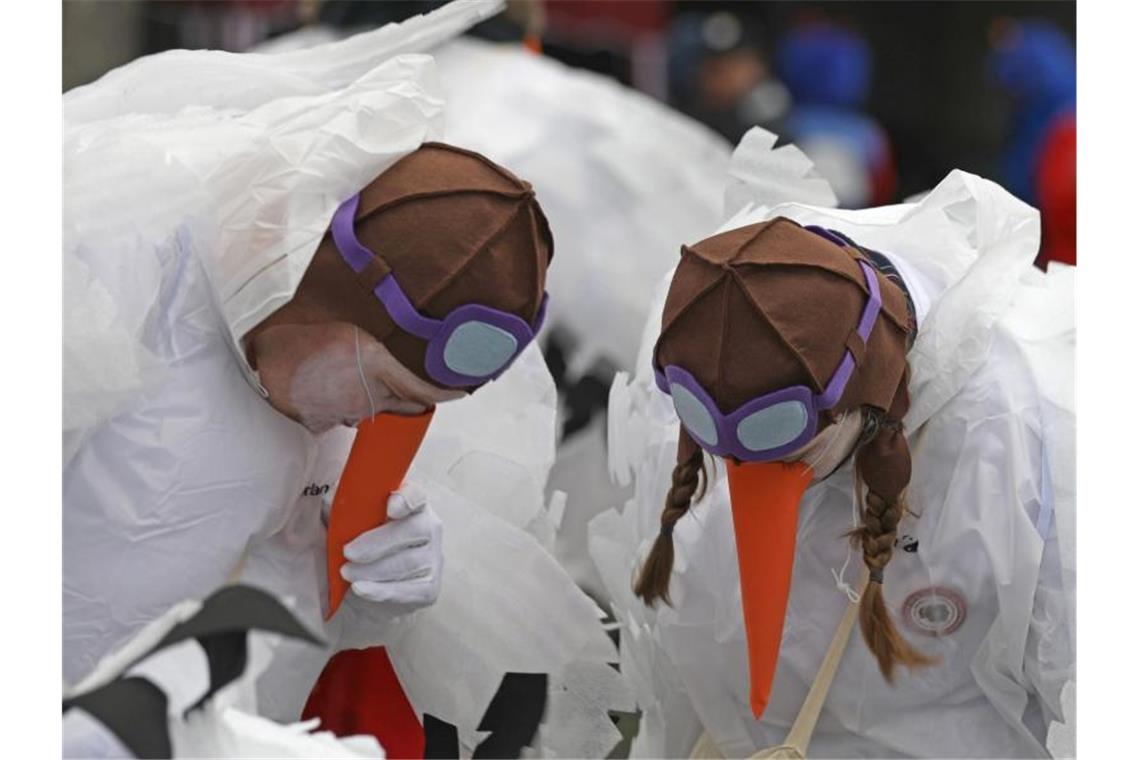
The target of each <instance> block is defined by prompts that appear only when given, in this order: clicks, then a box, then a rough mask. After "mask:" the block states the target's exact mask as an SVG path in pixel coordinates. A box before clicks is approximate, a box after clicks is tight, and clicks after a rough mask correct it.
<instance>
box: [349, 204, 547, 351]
mask: <svg viewBox="0 0 1140 760" xmlns="http://www.w3.org/2000/svg"><path fill="white" fill-rule="evenodd" d="M359 206H360V194H359V193H357V194H356V195H354V196H352V197H351V198H349V199H348V200H347V201H345V202H344V203H342V204H340V208H338V209H337V210H336V213H335V214H333V220H332V235H333V242H334V243H336V247H337V250H338V251H340V255H341V258H343V259H344V262H345V263H346V264H348V266H349V267H350V268H351V269H352V271H354V272H356V273H357V274H360V273H361V272H363V271H364V268H365V267H367V266H368V262H370V261H372V259H374V258H375V254H374V253H372V251H371V250H369V249H368V248H366V247H365V246H364V245H363V244H362V243H361V242H360V240H359V239H357V237H356V229H355V226H354V223H355V220H356V210H357V208H358V207H359ZM373 292H374V293H375V294H376V297H377V298H378V299H380V302H381V303H382V304H384V308H385V309H386V310H387V311H388V315H389V316H391V317H392V321H393V322H395V323H396V324H397V325H399V327H400V329H402V330H404V331H405V332H408V333H411V334H412V335H415V336H416V337H417V338H421V339H423V340H428V341H430V340H431V339H432V338H434V337H435V336H436V335H439V331H440V330H441V329H442V328H443V323H444V320H442V319H434V318H432V317H428V316H425V315H424V314H421V313H420V312H419V310H417V309H416V307H415V306H413V305H412V302H411V300H409V299H408V296H407V294H406V293H404V289H403V288H401V287H400V283H398V282H396V278H395V277H393V276H392V274H391V273H388V275H386V276H385V277H384V279H383V280H381V281H380V284H379V285H377V286H376V289H375V290H374V291H373ZM548 300H549V299H548V297H547V294H546V293H543V294H542V303H541V304H539V307H538V314H537V315H536V316H535V318H534V325H533V327H532V328H531V330H530V333H531V334H530V336H529V337H528V341H529V340H531V339H533V338H534V336H535V335H536V334H537V333H538V331H539V330H541V329H542V324H543V322H545V321H546V303H547V301H548ZM482 308H484V309H487V310H488V311H489V312H491V313H495V314H500V315H502V316H504V317H508V318H510V317H514V315H513V314H509V313H508V312H503V311H499V310H498V309H492V308H490V307H488V306H484V307H482ZM520 343H521V342H520ZM524 347H525V344H520V345H519V351H522V349H523V348H524Z"/></svg>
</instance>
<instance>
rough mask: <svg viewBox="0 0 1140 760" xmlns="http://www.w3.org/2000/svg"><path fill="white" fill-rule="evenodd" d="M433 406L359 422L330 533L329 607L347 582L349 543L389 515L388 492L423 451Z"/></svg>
mask: <svg viewBox="0 0 1140 760" xmlns="http://www.w3.org/2000/svg"><path fill="white" fill-rule="evenodd" d="M434 412H435V410H434V409H429V410H428V411H426V412H424V413H423V414H419V415H416V416H414V417H406V416H401V415H398V414H387V413H385V414H378V415H376V416H375V417H373V418H372V419H369V420H365V421H363V422H361V423H360V424H359V425H357V426H356V440H355V441H353V443H352V451H351V452H349V454H348V462H346V463H345V465H344V472H343V473H341V476H340V484H339V485H338V486H337V489H336V496H335V497H333V505H332V512H331V513H330V514H329V530H328V538H327V553H328V580H329V608H328V614H327V615H326V616H325V619H328V618H331V617H332V616H333V614H334V613H335V612H336V611H337V608H339V607H340V603H341V601H342V600H343V599H344V595H345V593H346V592H347V591H348V586H349V583H348V581H346V580H345V579H344V578H342V577H341V575H340V568H341V566H342V565H343V564H344V547H345V544H347V543H349V542H350V541H352V540H353V539H354V538H356V537H357V536H359V535H360V534H361V533H363V532H364V531H366V530H371V529H372V528H376V527H379V526H381V525H383V524H384V522H385V521H386V520H387V519H388V497H389V496H391V495H392V493H393V492H394V491H396V490H397V489H399V487H400V484H401V483H403V482H404V476H405V475H407V474H408V468H409V467H411V466H412V460H413V459H414V458H415V456H416V452H417V451H419V448H420V443H422V442H423V440H424V435H425V434H426V433H427V429H428V425H429V424H430V423H431V418H432V414H433V413H434Z"/></svg>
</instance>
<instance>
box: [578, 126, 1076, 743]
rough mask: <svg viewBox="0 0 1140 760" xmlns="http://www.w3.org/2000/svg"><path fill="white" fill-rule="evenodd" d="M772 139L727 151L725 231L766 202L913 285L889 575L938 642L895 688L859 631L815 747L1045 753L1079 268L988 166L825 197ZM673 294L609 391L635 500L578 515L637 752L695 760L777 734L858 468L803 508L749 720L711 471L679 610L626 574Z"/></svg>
mask: <svg viewBox="0 0 1140 760" xmlns="http://www.w3.org/2000/svg"><path fill="white" fill-rule="evenodd" d="M774 140H775V136H773V135H770V134H768V133H765V132H762V131H759V130H753V131H752V132H751V133H749V135H747V136H746V137H745V139H744V141H743V142H742V145H741V147H740V148H739V149H738V150H737V153H736V154H735V156H734V159H733V167H732V171H731V179H730V187H729V192H728V197H727V203H728V207H729V210H730V211H735V212H736V213H735V214H734V215H733V216H732V218H731V219H730V220H729V221H728V222H726V223H725V224H724V226H723V227H722V228H721V229H722V230H724V229H731V228H735V227H739V226H743V225H745V224H751V223H755V222H758V221H762V220H765V219H770V218H772V217H775V216H778V215H783V216H786V217H789V218H791V219H794V220H795V221H797V222H799V223H801V224H818V225H823V226H825V227H830V228H832V229H836V230H838V231H840V232H842V233H844V234H847V235H849V236H850V237H851V238H852V239H854V240H856V241H857V242H858V243H859V244H860V245H863V246H867V247H869V248H873V249H875V250H878V251H881V252H883V253H884V254H886V255H887V256H888V257H889V258H890V259H891V261H892V262H894V263H895V265H896V267H897V268H898V269H899V270H900V272H901V274H902V275H903V277H904V280H905V282H906V284H907V287H908V289H909V290H910V292H911V294H912V296H913V297H914V301H915V305H916V309H917V312H918V319H919V322H920V327H919V332H918V337H917V341H916V343H915V345H914V347H913V349H912V350H911V352H910V354H909V364H910V367H911V373H912V374H911V385H910V389H911V407H910V412H909V414H908V415H907V417H906V420H905V423H906V428H907V430H908V434H909V437H910V445H911V451H912V456H913V463H914V470H913V476H912V478H911V485H910V488H909V491H908V493H909V496H908V501H909V505H910V508H911V509H912V510H914V512H915V513H917V516H913V515H908V516H906V517H904V519H903V521H902V523H901V524H900V526H899V533H900V542H899V546H898V548H896V550H895V553H894V558H893V559H892V561H891V562H890V563H889V564H888V565H887V567H886V571H885V585H884V591H885V595H886V601H887V604H888V607H889V608H890V610H891V612H892V614H893V615H895V616H896V620H898V621H899V627H900V630H901V631H902V632H903V634H904V635H906V636H907V637H909V638H910V639H911V640H912V641H914V642H915V643H916V644H917V645H918V646H919V647H920V648H921V649H922V650H923V651H925V652H927V653H930V654H934V655H937V656H939V657H940V658H941V659H942V664H941V665H936V666H933V667H930V668H927V669H923V670H919V671H916V672H913V673H909V672H907V671H905V670H904V671H902V672H901V673H899V674H897V675H896V680H897V685H896V686H895V687H893V688H892V687H891V686H889V685H887V684H886V683H885V681H884V680H883V678H882V676H881V675H880V673H879V670H878V667H877V665H876V663H875V660H874V658H873V657H872V656H871V654H870V653H869V651H868V650H867V648H866V646H865V645H864V643H863V642H862V641H861V639H860V637H859V636H858V634H857V633H856V635H855V636H853V637H852V639H853V640H852V641H851V642H850V644H849V645H848V647H847V649H846V652H845V655H844V657H843V659H842V661H841V663H840V665H839V669H838V672H837V675H836V677H835V681H834V684H833V686H832V688H831V690H830V694H829V695H828V697H827V700H826V703H825V704H824V707H823V712H822V716H821V718H820V720H819V723H818V726H817V728H816V731H815V734H814V737H813V739H812V741H811V745H810V748H809V756H817V757H983V756H984V757H1047V756H1048V753H1047V751H1046V733H1047V728H1048V725H1049V723H1050V721H1061V720H1063V719H1064V718H1063V712H1062V696H1061V695H1062V689H1063V687H1064V686H1065V685H1066V683H1068V682H1070V681H1072V680H1073V679H1074V678H1075V669H1074V652H1075V648H1074V639H1073V632H1074V597H1073V595H1074V590H1075V583H1074V581H1075V573H1074V564H1073V547H1074V522H1075V521H1074V509H1075V505H1074V492H1073V483H1074V456H1073V444H1074V412H1073V409H1074V405H1073V368H1074V363H1073V346H1074V327H1073V293H1072V285H1073V279H1074V277H1073V274H1074V270H1072V269H1071V268H1067V267H1054V268H1052V269H1050V271H1049V273H1048V274H1044V273H1042V272H1040V271H1039V270H1036V269H1034V268H1033V267H1032V266H1031V264H1032V261H1033V258H1034V256H1035V254H1036V251H1037V243H1038V235H1039V225H1038V216H1037V212H1036V211H1034V210H1033V209H1031V208H1029V207H1027V206H1025V205H1024V204H1022V203H1021V202H1019V201H1017V200H1016V199H1014V198H1013V197H1012V196H1011V195H1009V194H1008V193H1006V192H1005V191H1004V190H1002V189H1001V188H1000V187H998V186H997V185H995V184H993V183H992V182H988V181H985V180H982V179H980V178H978V177H975V176H973V175H970V174H966V173H964V172H960V171H955V172H952V173H951V174H950V175H949V176H948V177H947V178H946V179H945V180H944V181H943V182H942V183H941V184H939V185H938V186H937V187H936V188H934V190H933V191H932V192H930V193H929V194H928V195H927V196H926V197H925V198H923V199H922V200H921V201H919V202H917V203H908V204H902V205H896V206H889V207H883V208H875V209H868V210H864V211H840V210H835V209H834V208H831V207H830V206H832V205H834V199H833V197H831V194H830V191H829V190H828V189H827V188H826V186H821V184H820V180H818V178H817V177H816V176H815V175H814V173H813V172H812V171H811V166H810V163H809V162H808V161H807V160H806V158H804V157H803V155H802V154H801V153H799V151H798V150H797V149H795V148H794V147H792V146H788V147H785V148H781V149H779V150H775V151H772V150H771V146H772V144H773V143H774ZM713 232H714V231H713V230H709V231H708V233H706V236H707V235H711V234H713ZM689 242H693V241H689ZM666 285H667V283H666ZM665 291H666V287H664V286H663V287H661V289H660V290H659V293H658V300H657V305H656V306H655V307H654V310H653V313H652V314H653V315H652V317H651V318H650V320H649V324H648V325H647V326H646V330H645V333H644V336H643V340H642V345H641V357H640V359H639V362H638V368H637V372H636V375H635V376H634V377H633V378H632V379H630V378H627V377H624V376H619V378H618V380H617V381H616V382H615V384H614V387H613V389H612V393H611V398H610V457H611V466H612V468H613V471H614V473H615V476H616V477H617V478H618V479H619V480H622V481H626V482H628V481H629V479H630V478H632V481H633V486H634V489H635V495H634V497H633V499H631V500H630V501H629V502H628V503H627V504H626V505H625V507H624V508H623V509H621V510H620V511H619V510H612V511H610V512H607V513H605V514H603V515H601V516H599V517H597V518H595V519H594V520H593V521H592V522H591V524H590V548H591V555H592V557H593V559H594V560H595V562H596V563H597V565H598V567H599V570H600V572H601V574H602V576H603V578H604V579H605V580H606V583H607V584H608V587H609V588H608V590H609V592H610V594H611V595H612V596H613V598H614V599H615V605H616V608H617V614H618V617H619V619H620V621H621V624H622V625H621V655H622V663H621V667H622V670H623V673H624V674H625V675H626V676H627V677H629V678H630V679H631V680H632V682H633V685H634V687H635V691H636V694H637V699H638V702H639V706H640V707H641V709H642V710H644V711H645V712H644V716H643V720H642V729H641V733H640V735H639V736H638V738H637V740H636V742H635V745H634V754H635V755H638V756H646V757H688V756H689V754H690V752H691V751H692V749H693V746H694V744H695V743H696V741H697V740H698V738H699V737H701V735H702V733H704V732H707V735H708V737H707V738H708V739H711V740H712V743H713V745H714V746H715V748H716V750H717V751H719V752H721V753H723V754H724V755H725V756H727V757H747V756H749V755H752V754H753V753H754V752H757V751H758V750H760V749H763V748H767V747H772V746H775V745H778V744H780V743H781V742H782V740H783V738H784V735H785V734H786V733H787V731H788V728H789V726H790V725H791V723H792V721H793V720H794V718H795V716H796V714H797V712H798V711H799V708H800V705H801V703H803V701H804V696H805V694H806V692H807V690H808V687H809V685H810V684H811V682H812V681H813V679H814V677H815V674H816V671H817V668H818V667H819V665H820V662H821V660H822V659H823V655H824V652H825V650H826V648H827V646H828V643H829V642H830V640H831V638H832V634H833V633H834V632H835V630H836V627H837V625H838V622H839V619H840V617H841V615H842V613H843V610H844V607H845V605H846V604H847V599H848V597H847V595H846V593H844V592H841V591H840V590H838V589H837V582H838V581H846V583H848V584H849V585H850V586H852V587H853V586H856V580H857V578H858V572H859V569H860V567H861V564H862V563H861V557H860V556H859V554H858V552H854V553H850V552H849V549H848V544H847V542H846V541H845V540H844V539H843V538H842V536H843V534H844V533H845V532H846V531H848V530H850V529H851V528H852V527H853V510H854V509H855V505H854V501H853V494H854V491H853V483H852V466H851V464H850V463H848V464H847V465H845V466H844V467H843V468H841V469H840V470H839V471H837V472H836V473H835V474H833V475H832V476H831V477H830V478H828V479H826V480H825V481H823V482H821V483H819V484H817V485H815V486H813V487H812V488H811V489H809V490H808V491H807V494H806V495H805V497H804V500H803V501H802V503H801V505H800V511H799V516H800V520H799V528H798V533H797V555H796V563H795V569H794V575H793V580H792V587H791V595H790V600H789V604H788V610H787V618H786V622H785V627H784V635H783V641H782V645H781V651H780V660H779V666H778V669H777V672H776V677H775V681H774V683H773V686H772V693H771V702H770V704H769V706H768V708H767V711H766V713H765V714H764V716H763V718H762V720H760V721H756V720H754V719H753V718H752V715H751V711H750V708H749V698H748V675H747V674H748V659H747V653H746V649H745V637H744V630H743V621H742V615H741V611H740V582H739V570H738V565H737V560H736V557H735V555H734V550H733V549H734V534H733V529H732V515H731V511H730V508H729V502H728V493H727V486H726V482H725V479H724V472H723V467H720V468H717V469H715V470H712V471H711V474H712V478H713V482H712V484H711V487H710V490H709V494H708V495H707V496H706V497H705V498H704V499H702V500H701V501H699V502H697V503H696V504H695V505H694V507H693V508H692V509H691V510H690V512H689V513H688V514H686V515H685V516H684V517H683V518H682V519H681V520H680V521H679V522H678V523H677V524H676V528H675V531H674V534H673V535H674V539H673V540H674V543H675V545H676V552H677V559H676V564H675V571H674V575H673V579H672V585H671V589H670V590H671V595H672V599H673V603H674V606H673V607H669V606H665V605H659V606H658V607H657V608H656V609H649V608H647V607H646V606H644V605H643V604H642V603H641V602H640V601H639V600H637V599H636V598H635V597H634V596H633V593H632V591H631V584H632V578H633V575H634V570H635V567H636V564H637V561H638V558H639V557H644V556H645V553H646V552H647V551H648V547H649V544H650V542H651V541H652V539H653V538H654V537H655V536H656V534H657V532H658V521H659V515H660V512H661V509H662V506H663V504H664V498H665V493H666V490H667V488H668V486H669V483H670V473H671V471H672V469H673V466H674V464H675V458H676V440H677V427H678V422H677V418H676V415H675V413H674V411H673V407H672V404H671V403H670V402H669V400H668V398H667V397H666V396H664V395H663V394H661V393H660V392H659V391H658V390H657V389H656V387H655V385H654V382H653V375H652V370H651V368H650V352H651V349H652V346H653V343H654V342H655V340H656V338H657V335H658V332H659V329H660V315H661V304H662V303H663V301H664V297H665ZM849 560H850V562H848V561H849ZM833 573H834V575H833ZM924 634H925V635H924ZM1066 709H1071V708H1066ZM706 746H707V745H706Z"/></svg>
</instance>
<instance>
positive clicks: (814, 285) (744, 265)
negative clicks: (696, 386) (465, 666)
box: [654, 217, 912, 429]
mask: <svg viewBox="0 0 1140 760" xmlns="http://www.w3.org/2000/svg"><path fill="white" fill-rule="evenodd" d="M861 258H863V255H862V253H861V252H860V251H859V250H858V249H857V248H854V247H851V246H846V247H844V246H840V245H838V244H836V243H834V242H831V241H829V240H827V239H825V238H823V237H821V236H819V235H817V234H815V233H813V232H811V231H809V230H806V229H804V228H803V227H801V226H800V225H798V224H796V223H795V222H793V221H791V220H790V219H785V218H783V217H779V218H777V219H773V220H771V221H767V222H761V223H759V224H752V225H748V226H747V227H740V228H738V229H734V230H730V231H728V232H724V233H721V234H719V235H715V236H713V237H710V238H707V239H705V240H702V241H701V242H699V243H697V244H696V245H694V246H692V247H688V246H685V247H683V248H682V249H681V262H680V264H679V265H678V266H677V271H676V273H675V274H674V275H673V282H672V284H671V286H670V288H669V293H668V296H667V297H666V299H665V309H664V313H663V317H662V323H661V325H662V326H661V336H660V337H659V338H658V341H657V345H656V348H655V351H654V356H655V359H656V361H657V362H658V364H659V365H660V366H662V367H664V366H666V365H669V364H676V365H679V366H681V367H683V368H684V369H686V370H688V371H689V372H690V373H692V374H693V376H694V377H696V378H697V380H698V382H700V384H701V385H702V386H704V387H705V389H706V390H707V391H708V392H709V393H710V394H711V395H712V396H713V398H714V399H715V401H716V402H717V404H718V406H720V409H721V411H722V412H725V413H729V412H731V411H733V410H734V409H736V408H737V407H739V406H740V405H741V404H744V403H745V402H747V401H749V400H751V399H753V398H755V397H756V396H760V395H763V394H765V393H770V392H772V391H775V390H779V389H781V388H785V387H788V386H791V385H806V386H808V387H810V388H811V389H812V390H813V391H814V392H816V393H819V392H821V391H822V390H823V387H824V386H825V385H826V384H827V381H828V380H829V379H830V378H831V376H832V374H833V373H834V372H835V370H836V368H837V367H838V366H839V363H840V361H841V360H842V358H843V355H844V352H845V351H846V350H847V348H848V346H852V347H853V349H854V353H855V355H856V359H857V365H856V369H855V372H854V374H853V375H852V378H851V381H850V382H849V383H848V385H847V389H846V391H845V392H844V394H843V397H842V398H841V399H840V401H839V404H838V405H837V406H836V407H835V408H834V409H833V410H832V411H831V413H830V414H824V415H823V419H821V420H820V429H822V428H823V426H824V425H826V424H829V423H830V421H831V419H830V417H831V415H833V414H838V413H841V412H844V411H846V410H848V409H852V408H855V407H859V406H863V405H867V406H872V407H878V408H879V409H882V410H883V411H888V410H889V409H890V408H891V404H892V401H893V400H894V399H895V395H896V391H898V390H899V387H900V384H902V383H904V382H905V378H904V374H905V371H906V350H907V336H908V333H909V331H910V330H911V329H912V328H911V326H910V323H909V317H908V314H907V307H906V296H905V295H904V294H903V292H902V290H900V289H899V288H898V286H897V285H895V284H894V283H892V282H890V281H889V280H888V279H887V278H886V277H884V276H883V275H881V274H879V273H878V271H877V270H876V273H875V276H876V277H877V278H878V281H879V288H880V291H881V292H882V298H883V308H882V311H881V312H880V316H879V318H878V319H877V320H876V322H875V325H874V327H873V328H872V330H871V335H870V338H869V339H868V341H867V343H866V346H865V347H863V346H862V341H860V340H859V338H858V335H857V334H856V333H855V328H856V325H857V323H858V321H859V317H860V315H861V314H862V312H863V308H864V306H865V305H866V303H867V298H868V291H867V285H866V280H865V278H864V276H863V272H862V271H861V269H860V267H859V265H858V263H857V261H858V260H859V259H861Z"/></svg>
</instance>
